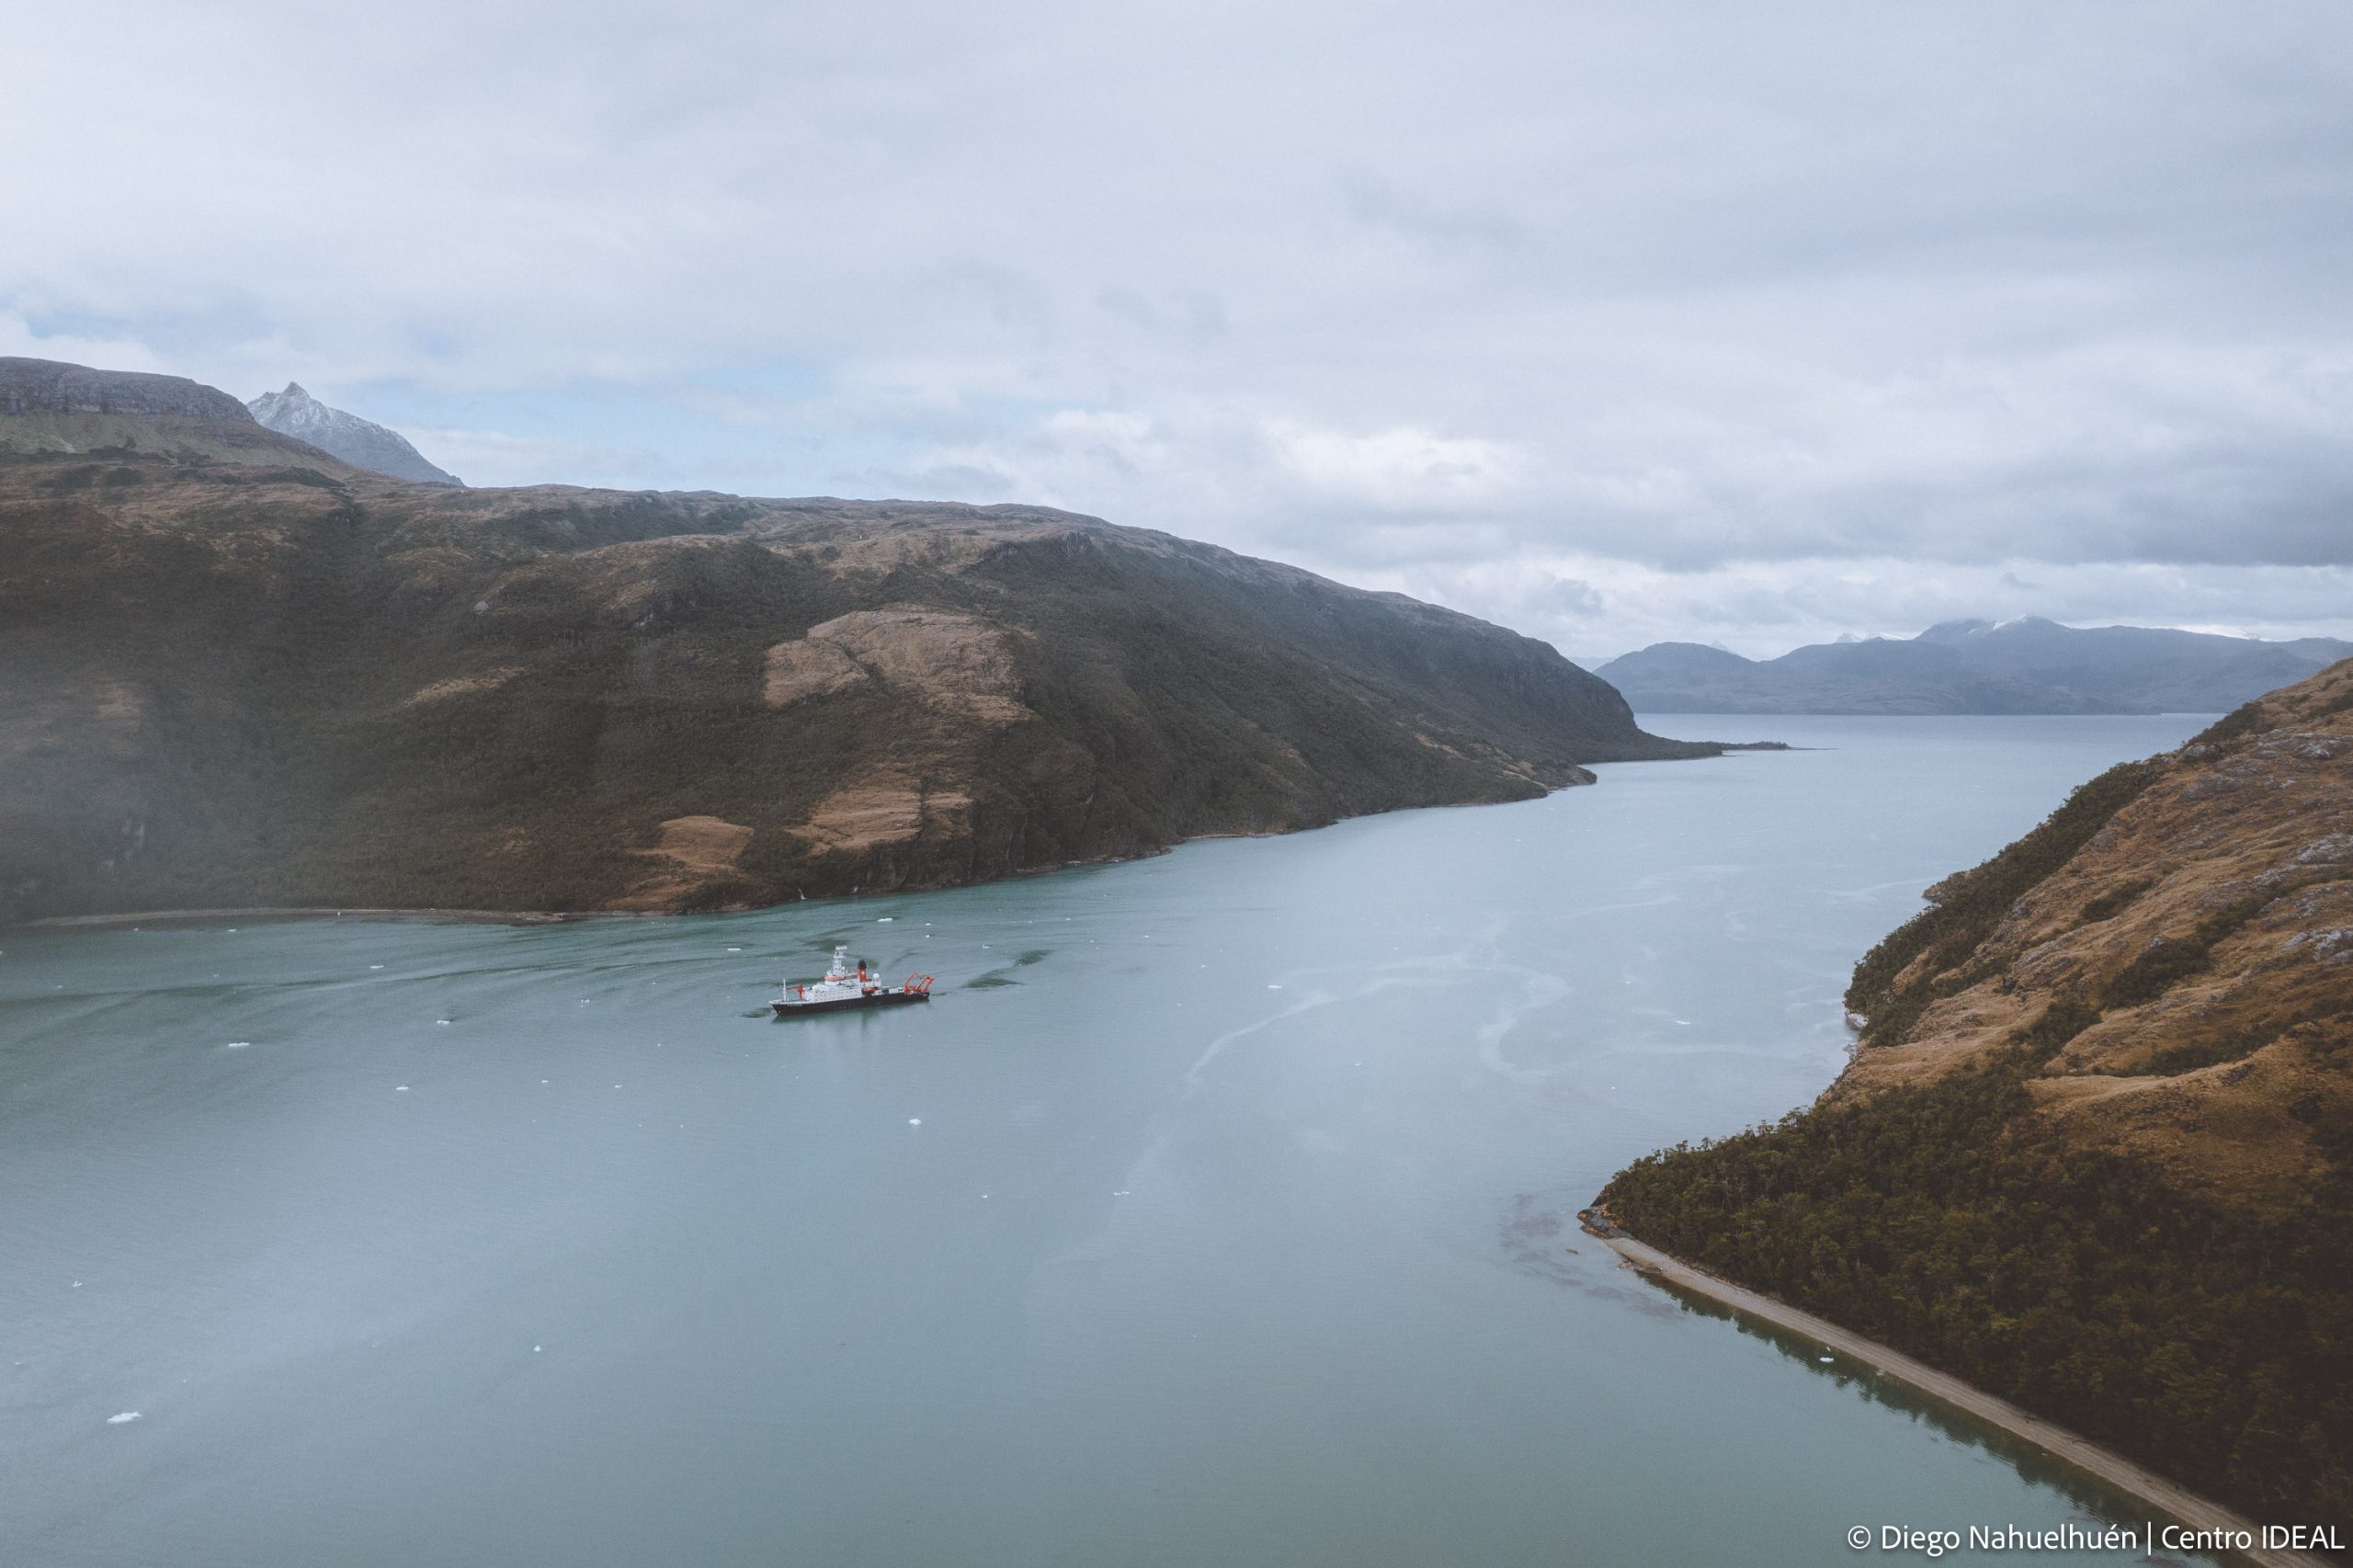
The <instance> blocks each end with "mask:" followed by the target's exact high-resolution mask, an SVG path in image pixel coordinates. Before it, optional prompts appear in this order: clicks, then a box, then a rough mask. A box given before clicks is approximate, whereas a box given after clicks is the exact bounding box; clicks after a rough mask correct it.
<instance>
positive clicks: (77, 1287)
mask: <svg viewBox="0 0 2353 1568" xmlns="http://www.w3.org/2000/svg"><path fill="white" fill-rule="evenodd" d="M81 1288H82V1282H81V1281H80V1280H79V1279H76V1280H75V1281H74V1289H75V1290H80V1289H81Z"/></svg>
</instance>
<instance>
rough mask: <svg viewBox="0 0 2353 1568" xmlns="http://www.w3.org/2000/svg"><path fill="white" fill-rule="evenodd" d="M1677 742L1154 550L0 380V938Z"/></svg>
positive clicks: (1426, 790) (1406, 608) (1463, 631)
mask: <svg viewBox="0 0 2353 1568" xmlns="http://www.w3.org/2000/svg"><path fill="white" fill-rule="evenodd" d="M1714 750H1715V748H1714V747H1711V746H1704V745H1693V744H1684V743H1680V742H1675V741H1667V740H1662V739H1660V738H1658V737H1656V736H1654V735H1650V734H1646V733H1643V731H1642V730H1640V729H1639V728H1637V727H1636V725H1635V723H1634V721H1633V718H1632V715H1631V712H1630V711H1629V710H1628V709H1627V707H1626V704H1625V703H1624V701H1623V700H1622V699H1620V698H1619V696H1618V694H1617V693H1616V692H1615V691H1614V690H1612V689H1611V688H1610V687H1608V685H1607V684H1605V683H1604V682H1602V681H1600V680H1597V679H1596V678H1595V677H1593V676H1589V675H1587V674H1586V672H1584V671H1582V670H1580V669H1578V668H1577V667H1576V666H1574V665H1572V664H1570V663H1569V662H1568V661H1567V660H1565V659H1563V658H1562V657H1561V656H1560V655H1559V654H1558V653H1555V652H1554V651H1553V650H1552V648H1551V647H1550V646H1548V645H1546V644H1544V643H1541V642H1535V641H1533V640H1531V639H1529V638H1526V637H1521V636H1518V635H1517V634H1515V633H1512V632H1510V631H1505V630H1503V629H1501V628H1499V627H1495V626H1492V625H1489V624H1487V623H1485V622H1483V621H1479V620H1475V619H1472V618H1470V617H1468V616H1464V615H1459V614H1456V613H1454V612H1452V611H1449V610H1444V609H1439V608H1434V607H1432V606H1429V605H1426V604H1420V603H1417V602H1415V601H1414V600H1411V599H1407V598H1404V597H1401V596H1397V595H1393V594H1375V593H1367V592H1362V591H1359V590H1357V589H1353V588H1347V587H1344V586H1341V585H1338V584H1336V583H1332V582H1328V581H1326V580H1324V579H1323V578H1320V577H1316V576H1314V575H1313V574H1309V573H1306V572H1302V571H1298V570H1295V569H1293V568H1291V567H1288V566H1281V565H1278V564H1275V563H1272V562H1264V561H1256V560H1252V559H1249V558H1247V557H1244V556H1240V555H1236V554H1233V553H1232V552H1231V551H1224V550H1220V549H1216V548H1214V547H1211V546H1209V545H1203V544H1196V543H1192V542H1188V541H1187V540H1180V539H1176V538H1172V537H1170V536H1168V535H1165V534H1161V533H1154V532H1149V531H1146V530H1142V529H1136V528H1117V527H1114V526H1112V525H1110V524H1108V523H1105V522H1101V521H1098V520H1097V519H1094V518H1091V517H1077V516H1074V515H1072V514H1068V513H1063V512H1056V511H1051V510H1047V509H1044V508H1039V507H1025V506H950V505H928V504H919V503H901V502H856V501H834V500H809V501H772V500H753V499H745V498H740V497H736V496H730V495H719V494H672V493H663V494H651V493H621V492H610V491H593V490H579V489H571V488H566V487H561V486H539V487H533V488H528V489H513V490H488V489H481V490H467V489H460V488H455V487H452V486H449V485H442V484H426V483H404V482H402V481H400V480H397V479H392V478H390V477H386V476H382V475H379V474H375V473H369V472H362V471H359V470H357V469H354V468H352V467H350V466H348V465H347V464H346V463H344V462H342V461H339V460H336V459H335V458H333V457H330V456H328V455H327V454H326V453H324V452H322V451H320V450H318V449H315V448H313V447H310V446H308V445H306V444H304V443H303V442H301V441H299V440H295V439H293V438H291V437H287V436H284V435H280V434H278V433H275V432H272V431H269V430H267V429H264V428H263V427H262V426H259V425H258V424H256V423H255V422H254V420H253V418H252V416H251V415H249V414H248V413H247V412H246V410H245V409H244V407H243V405H241V404H239V403H237V402H236V400H234V399H233V398H231V397H229V396H227V395H226V394H225V393H221V392H214V391H212V390H211V389H210V388H205V387H200V386H198V385H197V384H196V383H194V382H189V381H176V380H174V379H173V378H168V377H156V376H139V377H130V376H116V375H111V374H109V373H108V372H103V371H93V370H86V369H81V368H79V367H73V366H59V365H51V364H49V363H47V362H45V361H35V360H9V361H0V920H6V919H25V918H32V917H38V916H43V915H85V914H93V913H105V912H110V911H131V910H142V909H165V908H215V907H273V906H345V905H370V906H400V907H436V908H465V909H501V910H518V911H519V910H590V909H642V910H686V909H712V908H724V907H736V906H743V905H752V904H760V903H773V902H777V901H780V900H787V899H792V898H796V897H801V896H810V897H813V896H817V895H819V894H824V893H841V892H852V891H854V890H864V891H869V892H871V891H876V890H881V889H896V888H915V887H938V886H945V885H949V884H954V883H960V882H969V881H980V880H984V879H988V878H993V877H1000V876H1005V875H1007V874H1010V873H1014V872H1018V871H1023V870H1028V869H1040V868H1044V867H1051V866H1056V865H1061V864H1064V863H1067V862H1072V861H1082V860H1094V859H1106V858H1118V857H1123V856H1132V855H1140V854H1145V853H1149V852H1152V851H1154V850H1157V849H1160V848H1163V847H1165V846H1168V845H1170V844H1173V843H1175V842H1176V841H1178V840H1180V839H1183V838H1186V837H1188V836H1193V835H1201V834H1211V833H1270V832H1280V831H1285V830H1289V829H1294V828H1302V827H1312V826H1315V825H1318V824H1326V823H1330V822H1333V821H1336V820H1337V819H1339V818H1342V817H1347V816H1351V815H1356V814H1359V813H1362V812H1377V811H1384V810H1389V809H1392V808H1396V807H1403V806H1425V805H1437V804H1448V803H1463V802H1472V801H1508V800H1517V799H1522V798H1526V797H1529V796H1534V795H1538V794H1540V793H1542V792H1543V791H1545V790H1550V789H1553V788H1556V787H1559V786H1562V785H1565V784H1572V783H1583V782H1590V781H1591V778H1592V775H1591V774H1589V773H1587V772H1586V770H1585V768H1584V767H1582V765H1583V764H1586V763H1591V762H1599V761H1611V760H1620V759H1627V758H1647V757H1681V756H1707V755H1711V753H1712V752H1713V751H1714Z"/></svg>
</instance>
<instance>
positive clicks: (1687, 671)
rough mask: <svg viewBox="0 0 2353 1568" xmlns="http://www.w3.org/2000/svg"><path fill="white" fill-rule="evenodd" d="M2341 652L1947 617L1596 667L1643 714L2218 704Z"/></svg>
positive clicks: (2349, 649) (1656, 647)
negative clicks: (1773, 646)
mask: <svg viewBox="0 0 2353 1568" xmlns="http://www.w3.org/2000/svg"><path fill="white" fill-rule="evenodd" d="M2348 654H2353V643H2347V642H2336V641H2335V640H2333V639H2329V638H2300V639H2296V640H2294V641H2292V642H2261V641H2258V640H2256V639H2253V638H2234V637H2223V636H2219V635H2215V634H2213V633H2208V632H2195V631H2174V630H2170V629H2165V628H2156V627H2131V626H2108V627H2069V626H2062V625H2060V624H2059V623H2057V622H2055V621H2052V620H2047V619H2041V618H2040V617H2032V616H2029V617H2021V618H2018V619H2014V620H2008V621H2000V622H1995V621H1990V620H1983V619H1976V620H1951V621H1943V622H1939V623H1938V624H1937V625H1935V626H1932V627H1930V628H1929V629H1928V630H1927V631H1923V632H1921V633H1920V634H1919V635H1918V636H1917V637H1913V638H1871V639H1869V640H1865V641H1861V642H1845V641H1842V642H1821V643H1813V644H1809V645H1807V646H1805V647H1801V648H1795V649H1792V650H1790V652H1789V653H1784V654H1782V655H1780V656H1779V658H1775V659H1765V660H1755V659H1746V658H1743V657H1742V656H1741V655H1739V654H1737V653H1730V652H1728V651H1726V650H1724V649H1721V648H1714V647H1709V646H1704V645H1702V644H1699V643H1691V642H1660V643H1654V644H1653V645H1652V646H1650V647H1648V648H1644V649H1642V650H1640V651H1639V652H1637V653H1627V654H1623V655H1621V656H1620V657H1619V658H1616V659H1613V660H1610V661H1609V662H1608V663H1607V664H1604V665H1599V666H1597V668H1596V670H1595V673H1596V674H1597V675H1599V676H1601V677H1602V678H1603V679H1604V680H1607V681H1608V682H1609V683H1610V684H1611V685H1613V686H1615V687H1618V688H1619V689H1620V691H1621V692H1623V693H1624V694H1625V696H1626V699H1627V700H1628V702H1629V703H1630V704H1631V705H1632V707H1633V708H1634V709H1635V710H1637V711H1640V712H1652V713H1676V712H1690V713H1857V714H1872V713H1883V714H1904V713H1914V714H1925V713H2012V714H2028V713H2049V714H2074V713H2086V714H2087V713H2155V712H2192V713H2198V712H2223V711H2227V710H2231V709H2234V708H2236V707H2238V706H2239V705H2240V704H2241V703H2244V702H2247V701H2250V700H2252V699H2255V698H2256V697H2258V696H2260V695H2261V694H2262V693H2264V692H2266V691H2269V690H2274V689H2277V688H2278V687H2282V686H2287V685H2290V684H2293V683H2294V682H2296V681H2299V680H2302V679H2303V678H2304V677H2305V676H2309V675H2311V674H2312V673H2313V671H2315V670H2317V669H2319V668H2322V667H2323V666H2325V665H2328V664H2330V663H2332V662H2333V661H2335V660H2336V659H2341V658H2344V657H2346V656H2347V655H2348Z"/></svg>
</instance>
